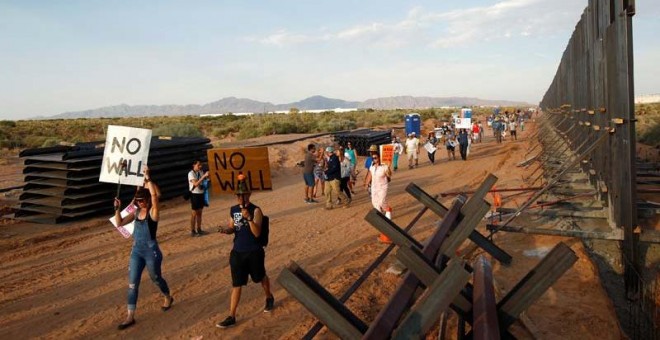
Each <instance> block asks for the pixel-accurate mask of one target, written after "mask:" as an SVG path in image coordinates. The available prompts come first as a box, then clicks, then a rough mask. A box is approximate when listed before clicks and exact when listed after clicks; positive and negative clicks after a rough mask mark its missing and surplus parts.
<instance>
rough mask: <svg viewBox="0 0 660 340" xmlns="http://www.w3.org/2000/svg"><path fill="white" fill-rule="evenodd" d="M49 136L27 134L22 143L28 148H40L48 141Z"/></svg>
mask: <svg viewBox="0 0 660 340" xmlns="http://www.w3.org/2000/svg"><path fill="white" fill-rule="evenodd" d="M46 139H48V137H45V136H27V137H26V138H24V139H23V141H22V145H21V146H23V147H26V148H40V147H41V146H42V145H44V143H45V142H46Z"/></svg>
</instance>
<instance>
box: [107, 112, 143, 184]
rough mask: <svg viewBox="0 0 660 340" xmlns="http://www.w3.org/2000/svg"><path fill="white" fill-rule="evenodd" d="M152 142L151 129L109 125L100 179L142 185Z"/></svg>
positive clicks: (108, 181)
mask: <svg viewBox="0 0 660 340" xmlns="http://www.w3.org/2000/svg"><path fill="white" fill-rule="evenodd" d="M150 144H151V130H149V129H138V128H132V127H127V126H117V125H108V131H107V133H106V139H105V150H104V152H103V163H102V164H101V175H100V177H99V181H100V182H106V183H120V184H128V185H135V186H142V184H144V174H143V173H142V167H143V165H145V164H147V160H148V159H149V146H150ZM122 163H123V164H125V165H126V166H125V167H123V166H122Z"/></svg>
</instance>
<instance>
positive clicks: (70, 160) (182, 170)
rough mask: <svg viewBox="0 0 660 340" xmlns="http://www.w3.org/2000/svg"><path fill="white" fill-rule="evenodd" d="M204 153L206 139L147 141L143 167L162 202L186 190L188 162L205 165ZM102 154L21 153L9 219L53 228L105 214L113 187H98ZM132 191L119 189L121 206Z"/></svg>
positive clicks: (90, 146) (79, 148) (93, 150)
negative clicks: (19, 186) (20, 177)
mask: <svg viewBox="0 0 660 340" xmlns="http://www.w3.org/2000/svg"><path fill="white" fill-rule="evenodd" d="M210 148H212V146H211V144H210V140H209V139H207V138H194V137H153V138H152V140H151V147H150V150H149V160H148V164H149V168H150V169H151V177H152V178H153V180H154V181H155V182H156V183H158V185H159V187H160V189H161V199H162V200H166V199H169V198H173V197H177V196H181V195H182V194H183V193H184V192H185V191H186V190H188V189H187V188H188V187H187V174H188V172H189V171H190V169H191V165H192V162H193V161H194V160H195V159H199V160H202V161H205V160H206V150H207V149H210ZM103 150H104V142H91V143H79V144H76V145H75V146H57V147H51V148H38V149H27V150H23V151H22V152H21V153H20V157H21V158H22V159H23V174H24V176H25V186H24V188H23V193H22V194H21V195H20V197H19V200H20V207H19V208H18V211H17V212H16V214H15V218H17V219H21V220H27V221H31V222H36V223H49V224H55V223H60V222H65V221H69V220H72V219H76V218H82V217H91V216H98V215H103V214H111V213H112V201H113V199H114V197H115V196H116V195H117V188H118V185H117V184H111V183H102V182H99V175H100V172H101V163H102V159H103ZM135 190H136V187H134V186H126V185H124V186H121V192H120V194H119V197H120V198H121V199H122V200H123V201H125V202H126V201H127V200H130V199H131V198H132V196H133V194H134V193H135Z"/></svg>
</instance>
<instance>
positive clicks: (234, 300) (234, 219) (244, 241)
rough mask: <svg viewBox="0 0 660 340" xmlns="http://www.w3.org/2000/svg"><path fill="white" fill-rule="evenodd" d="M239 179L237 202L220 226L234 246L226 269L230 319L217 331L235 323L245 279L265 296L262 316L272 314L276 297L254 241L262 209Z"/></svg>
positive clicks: (258, 232)
mask: <svg viewBox="0 0 660 340" xmlns="http://www.w3.org/2000/svg"><path fill="white" fill-rule="evenodd" d="M240 176H242V175H239V179H238V185H237V188H236V199H237V200H238V204H237V205H234V206H233V207H231V208H230V211H229V227H227V228H222V227H220V232H221V233H224V234H234V247H233V248H232V250H231V253H230V254H229V267H230V268H231V283H232V289H231V300H230V305H229V316H228V317H227V318H225V319H224V320H223V321H221V322H218V324H217V325H216V326H217V327H218V328H227V327H231V326H233V325H235V324H236V309H237V308H238V303H239V301H240V300H241V288H242V287H243V286H245V285H247V283H248V276H249V277H251V278H252V282H254V283H261V287H262V288H263V289H264V293H265V294H266V306H265V307H264V313H268V312H271V311H272V310H273V306H274V304H275V298H274V297H273V294H272V293H271V292H270V280H269V279H268V275H266V267H265V265H264V259H265V257H266V254H265V252H264V248H263V247H262V246H261V244H259V242H258V241H257V237H259V235H261V222H262V220H263V213H262V212H261V208H259V207H258V206H256V205H254V204H252V203H251V202H250V190H249V189H248V186H247V183H246V182H245V178H244V177H243V178H240Z"/></svg>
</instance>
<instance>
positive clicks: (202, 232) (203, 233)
mask: <svg viewBox="0 0 660 340" xmlns="http://www.w3.org/2000/svg"><path fill="white" fill-rule="evenodd" d="M206 234H208V233H207V232H205V231H204V230H202V229H200V230H197V236H202V235H206Z"/></svg>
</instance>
